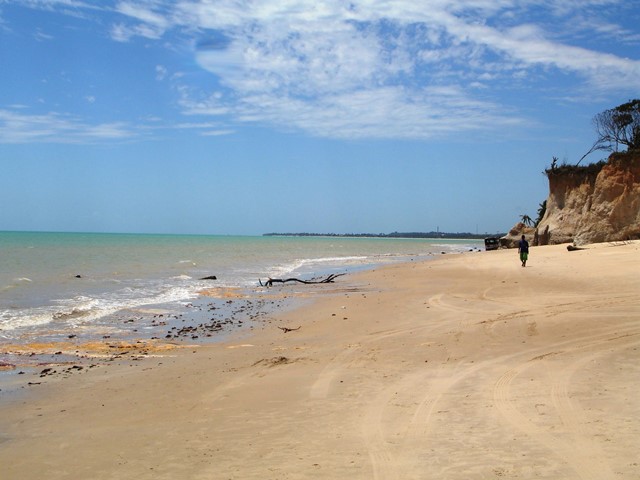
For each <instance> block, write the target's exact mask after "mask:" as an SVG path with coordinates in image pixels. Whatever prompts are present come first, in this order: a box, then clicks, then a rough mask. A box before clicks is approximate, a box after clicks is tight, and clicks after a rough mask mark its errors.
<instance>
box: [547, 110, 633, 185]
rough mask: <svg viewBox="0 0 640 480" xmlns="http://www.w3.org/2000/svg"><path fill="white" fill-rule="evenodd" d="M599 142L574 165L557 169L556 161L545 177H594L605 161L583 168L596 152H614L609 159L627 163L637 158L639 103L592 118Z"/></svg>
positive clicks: (552, 163) (563, 165)
mask: <svg viewBox="0 0 640 480" xmlns="http://www.w3.org/2000/svg"><path fill="white" fill-rule="evenodd" d="M593 124H594V127H595V130H596V134H597V139H596V141H595V143H594V144H593V146H592V147H591V148H590V149H589V151H588V152H587V153H585V154H584V155H583V156H582V158H580V160H578V162H577V163H576V164H575V165H568V164H562V165H558V164H557V163H558V159H557V158H556V157H553V161H552V162H551V166H550V167H549V168H547V169H545V171H544V174H545V175H546V176H547V177H548V178H552V177H572V176H573V177H575V176H581V177H585V178H589V177H595V176H597V175H598V173H600V170H602V167H604V166H605V165H606V164H607V161H606V160H600V161H599V162H597V163H591V164H589V165H580V163H581V162H582V160H584V159H585V157H587V155H590V154H591V153H593V152H595V151H597V150H603V151H607V152H613V153H612V154H611V155H610V157H609V158H610V159H611V160H613V159H615V160H616V161H625V160H627V159H633V158H636V157H637V156H638V153H639V152H640V99H634V100H630V101H628V102H627V103H623V104H622V105H618V106H617V107H615V108H611V109H609V110H605V111H604V112H601V113H599V114H597V115H596V116H595V117H593ZM620 146H623V147H626V150H625V151H619V150H618V149H619V148H620Z"/></svg>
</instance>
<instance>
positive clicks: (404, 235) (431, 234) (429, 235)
mask: <svg viewBox="0 0 640 480" xmlns="http://www.w3.org/2000/svg"><path fill="white" fill-rule="evenodd" d="M504 235H506V234H505V233H496V234H491V233H482V234H479V233H469V232H463V233H459V232H456V233H452V232H448V233H446V232H392V233H307V232H301V233H263V234H262V236H263V237H341V238H429V239H437V238H442V239H453V240H457V239H461V240H481V239H484V238H486V237H502V236H504Z"/></svg>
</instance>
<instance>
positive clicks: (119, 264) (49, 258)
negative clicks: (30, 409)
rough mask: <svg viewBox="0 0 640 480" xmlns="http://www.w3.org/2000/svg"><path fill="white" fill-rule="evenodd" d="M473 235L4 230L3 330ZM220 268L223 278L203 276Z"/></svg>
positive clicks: (85, 317)
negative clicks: (405, 236) (423, 236)
mask: <svg viewBox="0 0 640 480" xmlns="http://www.w3.org/2000/svg"><path fill="white" fill-rule="evenodd" d="M480 247H481V242H479V241H475V240H445V239H438V240H431V239H429V240H423V239H382V238H339V237H234V236H199V235H135V234H97V233H42V232H37V233H34V232H0V340H2V339H4V340H15V339H20V338H25V336H27V337H29V338H30V340H31V341H33V339H34V338H37V336H38V334H39V332H45V331H46V332H51V331H57V332H60V333H62V334H63V333H66V332H68V331H71V330H74V329H77V328H80V327H84V328H86V327H91V325H93V324H98V323H100V324H104V323H105V322H108V320H109V318H110V317H113V316H115V315H117V314H118V313H119V312H120V313H121V312H124V311H132V310H135V309H143V308H146V307H151V306H154V305H172V304H175V305H184V304H186V303H188V302H190V301H191V300H193V299H194V298H196V297H197V292H198V291H199V290H202V289H203V288H209V287H212V286H219V287H234V288H241V289H243V290H244V291H246V292H248V293H249V294H250V293H251V291H256V290H257V289H260V288H261V287H259V284H258V279H259V278H261V279H263V280H265V279H266V278H267V277H272V278H285V277H300V278H305V279H306V278H311V277H314V276H318V275H326V274H328V273H334V272H345V271H349V270H354V269H363V268H371V267H374V266H377V265H381V264H387V263H393V262H400V261H409V260H410V259H418V258H427V257H429V256H430V255H435V254H437V255H440V254H441V253H442V252H446V253H451V252H462V251H468V250H470V249H474V248H480ZM210 275H215V276H216V277H217V280H215V281H207V280H200V279H201V278H202V277H205V276H210Z"/></svg>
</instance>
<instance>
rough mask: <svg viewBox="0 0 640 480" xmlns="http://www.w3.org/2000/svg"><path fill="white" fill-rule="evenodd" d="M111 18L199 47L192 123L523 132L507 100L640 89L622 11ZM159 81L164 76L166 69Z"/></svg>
mask: <svg viewBox="0 0 640 480" xmlns="http://www.w3.org/2000/svg"><path fill="white" fill-rule="evenodd" d="M27 1H28V2H29V4H31V5H38V6H39V7H40V8H45V7H47V8H67V9H68V8H74V9H76V10H81V9H83V8H88V7H87V6H86V4H84V3H82V2H79V1H73V0H27ZM93 8H95V7H93ZM103 8H108V9H109V10H110V11H111V12H112V14H113V17H111V18H112V19H113V21H112V23H111V27H110V28H111V30H110V33H111V36H112V38H113V39H114V40H117V41H119V42H127V41H130V40H131V39H133V38H135V37H143V38H145V39H150V40H160V39H165V38H166V37H168V36H169V35H172V34H176V33H177V34H180V35H181V38H191V39H192V42H193V45H194V48H193V56H194V58H195V60H196V62H197V63H198V65H200V66H201V67H202V69H204V70H206V71H207V72H210V73H211V74H212V81H211V85H212V86H211V88H210V89H209V88H207V86H206V85H203V84H196V83H189V82H190V78H189V77H179V76H176V75H174V76H172V77H171V80H172V85H174V86H175V87H176V91H177V92H178V95H179V105H180V106H181V107H182V108H183V112H184V113H185V114H188V115H205V116H207V115H210V116H216V117H228V118H230V119H231V120H232V121H234V122H235V121H239V122H260V123H268V124H275V125H277V126H279V127H281V128H284V129H291V128H293V129H301V130H304V131H307V132H310V133H312V134H314V135H321V136H329V137H345V136H349V137H380V136H384V137H387V136H392V137H403V138H425V137H434V136H440V135H447V134H449V133H453V132H460V131H475V130H486V129H488V128H491V127H495V128H503V127H504V126H506V125H514V124H520V123H522V122H523V119H522V118H520V117H519V116H518V115H517V113H513V112H515V110H514V109H510V108H509V105H508V104H507V105H505V104H504V102H506V101H505V100H503V98H504V97H503V96H502V92H503V91H504V90H507V89H511V90H512V91H515V90H514V89H517V88H519V86H522V88H525V89H526V91H527V92H530V91H532V90H538V91H542V90H543V89H548V88H549V87H551V88H553V87H554V83H553V81H554V78H556V77H558V76H561V77H562V78H563V79H564V80H565V81H566V83H569V84H570V85H571V90H572V92H578V93H581V92H585V91H590V92H594V94H596V93H602V92H615V93H616V94H620V92H632V91H637V90H638V89H640V58H638V56H637V55H636V56H635V57H634V58H625V57H624V56H623V55H617V54H615V53H614V52H616V51H619V50H616V46H620V45H625V46H628V45H632V44H634V43H637V42H638V41H639V40H640V33H639V32H638V28H637V26H635V27H634V26H633V25H631V26H629V25H627V26H623V24H624V15H623V13H624V12H625V11H627V10H625V9H629V8H633V7H632V6H629V2H628V1H624V0H565V1H563V2H556V1H551V0H430V1H429V2H417V1H415V0H352V1H350V2H339V1H329V0H279V1H264V0H215V1H214V0H175V1H169V0H122V1H117V2H116V3H115V4H114V5H113V7H103ZM616 15H617V17H616ZM594 33H595V35H594ZM595 36H597V37H600V38H606V39H607V41H608V42H609V43H605V42H601V43H598V42H596V41H595V40H594V37H595ZM585 38H587V39H589V40H590V41H589V42H585V41H584V40H585ZM612 42H613V43H612ZM615 42H618V43H615ZM612 48H613V49H612ZM155 73H156V78H157V79H158V80H163V79H165V78H167V70H166V68H165V67H164V66H161V65H158V66H157V67H156V72H155ZM213 77H215V78H213ZM536 82H540V83H539V84H538V83H536ZM539 85H541V86H539ZM445 87H446V88H445ZM480 95H481V96H480ZM514 96H517V95H515V94H514ZM505 112H509V114H506V113H505ZM220 130H224V129H220ZM212 131H217V129H214V130H212Z"/></svg>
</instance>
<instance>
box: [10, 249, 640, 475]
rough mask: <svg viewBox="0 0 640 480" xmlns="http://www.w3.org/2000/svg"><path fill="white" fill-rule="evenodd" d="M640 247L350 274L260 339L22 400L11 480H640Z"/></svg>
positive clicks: (76, 380)
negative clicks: (524, 262)
mask: <svg viewBox="0 0 640 480" xmlns="http://www.w3.org/2000/svg"><path fill="white" fill-rule="evenodd" d="M639 251H640V242H631V243H627V244H624V245H619V246H609V245H606V244H601V245H593V246H589V248H587V249H586V250H581V251H576V252H567V251H566V246H564V245H562V246H551V247H534V248H532V255H531V258H530V262H529V264H528V266H527V267H526V268H522V267H520V265H519V262H518V260H517V256H516V254H515V253H514V251H512V250H498V251H495V252H486V253H483V254H476V253H474V254H471V253H467V254H460V255H447V256H446V258H439V257H437V258H434V259H431V260H427V261H424V262H408V263H403V264H396V265H390V266H385V267H382V268H377V269H375V270H373V271H367V272H360V273H357V274H353V275H349V277H348V279H346V280H347V281H345V282H339V283H335V284H331V289H332V290H331V292H325V293H329V294H327V295H324V294H323V293H322V292H316V293H319V294H318V295H316V294H315V293H314V292H312V294H313V295H312V296H313V297H314V298H313V300H312V302H311V303H310V304H308V305H305V306H303V307H301V308H298V309H294V310H289V311H286V312H282V313H278V312H276V313H275V314H274V316H273V317H274V318H273V319H272V323H270V324H265V326H264V328H263V329H262V330H261V331H260V332H255V331H254V333H252V334H250V335H249V336H246V335H243V336H241V337H234V338H231V339H229V340H227V341H225V342H220V343H215V344H208V345H204V346H198V347H197V348H193V349H192V348H184V349H182V350H181V351H178V352H176V353H175V356H174V355H173V353H172V354H171V356H165V357H156V358H145V359H143V360H141V361H140V362H139V363H136V362H133V361H130V360H128V359H127V360H125V361H122V362H120V363H118V364H113V365H109V366H107V367H104V368H103V367H99V368H94V369H85V370H83V371H81V372H78V373H75V372H74V373H73V375H70V377H72V378H67V379H62V378H61V380H60V381H55V382H53V381H52V382H51V383H50V384H48V385H39V386H37V387H34V388H38V390H34V391H33V392H29V393H30V394H31V393H33V395H30V396H29V398H28V399H27V398H15V399H11V400H9V401H5V402H3V403H4V404H5V405H4V408H3V412H4V414H3V419H2V420H1V424H0V427H2V429H1V430H0V431H2V432H3V433H2V436H1V437H0V465H3V466H4V465H7V466H8V467H7V468H6V472H7V473H6V474H7V475H8V476H7V478H9V479H13V478H42V477H43V476H45V475H46V476H47V478H50V479H58V478H60V479H61V478H116V477H118V478H136V479H138V478H203V479H204V478H309V477H313V478H345V477H347V476H349V477H350V478H363V479H365V478H378V479H388V478H398V479H402V478H444V477H446V478H456V479H457V478H460V479H463V478H464V479H468V478H497V477H501V476H511V477H521V478H587V477H588V478H614V477H615V478H635V477H636V476H638V475H639V474H640V467H638V464H637V463H636V461H635V454H636V453H637V451H636V450H637V449H636V448H635V445H636V442H637V438H638V434H639V433H640V415H639V414H640V411H638V409H639V407H638V406H637V401H636V399H637V397H638V394H639V393H640V386H639V385H638V383H637V382H635V381H633V380H632V379H634V378H638V374H639V370H638V368H639V366H638V365H639V364H638V361H637V360H638V359H639V355H638V353H637V348H638V346H639V344H640V341H639V338H640V321H639V320H637V319H638V318H640V306H638V304H637V292H638V291H640V280H638V278H637V267H638V266H640V261H639V260H638V258H639V256H638V255H639ZM312 287H313V288H314V291H315V290H316V288H315V287H316V286H312ZM298 326H300V329H299V330H295V331H288V332H285V331H283V330H280V329H278V328H276V327H283V328H292V329H293V328H297V327H298ZM55 439H58V440H57V441H56V440H55ZM53 442H56V443H55V444H57V443H60V442H61V443H60V445H59V446H58V447H56V448H51V445H53V444H54V443H53ZM3 468H4V467H3ZM589 475H591V476H590V477H589Z"/></svg>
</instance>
